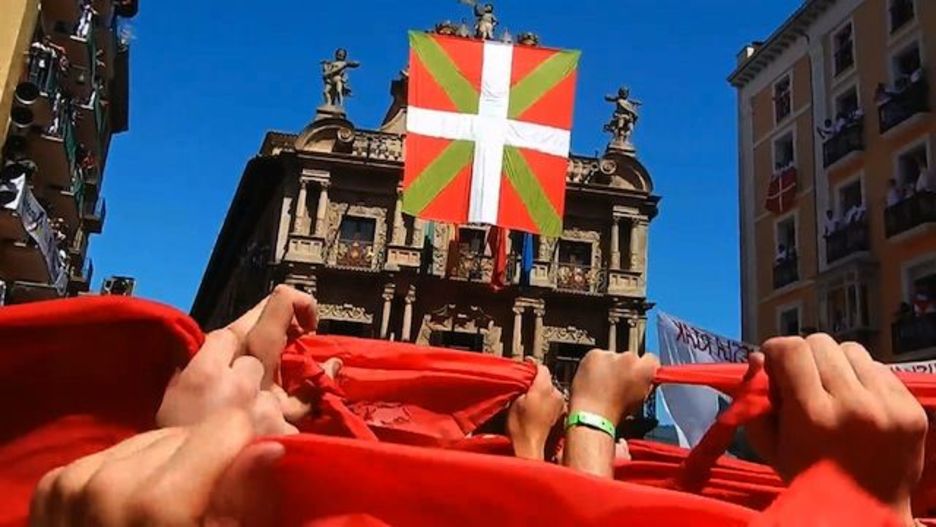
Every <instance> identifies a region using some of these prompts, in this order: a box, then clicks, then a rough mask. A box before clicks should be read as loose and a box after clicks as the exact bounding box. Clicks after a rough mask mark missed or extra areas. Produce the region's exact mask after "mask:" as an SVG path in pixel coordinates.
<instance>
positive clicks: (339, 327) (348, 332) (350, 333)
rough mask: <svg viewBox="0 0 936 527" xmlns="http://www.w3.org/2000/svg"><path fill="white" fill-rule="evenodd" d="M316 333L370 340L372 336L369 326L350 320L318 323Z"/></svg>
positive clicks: (372, 332) (371, 329)
mask: <svg viewBox="0 0 936 527" xmlns="http://www.w3.org/2000/svg"><path fill="white" fill-rule="evenodd" d="M318 332H319V333H321V334H323V335H343V336H346V337H359V338H372V337H373V336H374V331H373V328H372V327H371V325H370V324H366V323H364V322H354V321H351V320H323V321H321V323H319V327H318Z"/></svg>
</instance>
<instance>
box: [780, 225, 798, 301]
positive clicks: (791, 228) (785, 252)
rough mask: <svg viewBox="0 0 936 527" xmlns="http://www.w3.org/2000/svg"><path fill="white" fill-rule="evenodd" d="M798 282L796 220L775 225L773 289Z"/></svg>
mask: <svg viewBox="0 0 936 527" xmlns="http://www.w3.org/2000/svg"><path fill="white" fill-rule="evenodd" d="M797 280H799V258H798V256H797V251H796V219H795V218H794V217H790V218H787V219H785V220H783V221H781V222H779V223H777V257H776V259H775V260H774V289H780V288H781V287H784V286H786V285H789V284H792V283H793V282H796V281H797Z"/></svg>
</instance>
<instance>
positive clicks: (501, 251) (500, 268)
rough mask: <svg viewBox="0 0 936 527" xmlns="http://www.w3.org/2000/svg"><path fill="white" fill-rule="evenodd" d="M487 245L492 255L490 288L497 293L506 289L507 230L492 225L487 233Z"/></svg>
mask: <svg viewBox="0 0 936 527" xmlns="http://www.w3.org/2000/svg"><path fill="white" fill-rule="evenodd" d="M488 245H489V246H490V247H491V254H492V255H494V262H493V267H494V270H493V272H492V273H491V287H492V288H493V289H494V290H495V291H499V290H501V289H503V288H505V287H507V229H503V228H501V227H497V226H493V225H492V226H491V230H490V231H488Z"/></svg>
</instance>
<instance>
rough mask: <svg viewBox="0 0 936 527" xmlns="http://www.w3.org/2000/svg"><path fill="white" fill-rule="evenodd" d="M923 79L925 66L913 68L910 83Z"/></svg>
mask: <svg viewBox="0 0 936 527" xmlns="http://www.w3.org/2000/svg"><path fill="white" fill-rule="evenodd" d="M922 80H923V68H921V67H917V69H915V70H913V73H911V74H910V84H916V83H918V82H920V81H922Z"/></svg>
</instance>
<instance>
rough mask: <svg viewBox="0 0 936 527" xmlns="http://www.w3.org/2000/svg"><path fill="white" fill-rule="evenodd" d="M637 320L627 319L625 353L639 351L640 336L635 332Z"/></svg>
mask: <svg viewBox="0 0 936 527" xmlns="http://www.w3.org/2000/svg"><path fill="white" fill-rule="evenodd" d="M637 325H638V324H637V319H636V318H629V319H627V351H633V352H634V353H637V352H639V351H640V334H639V333H638V331H637Z"/></svg>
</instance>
